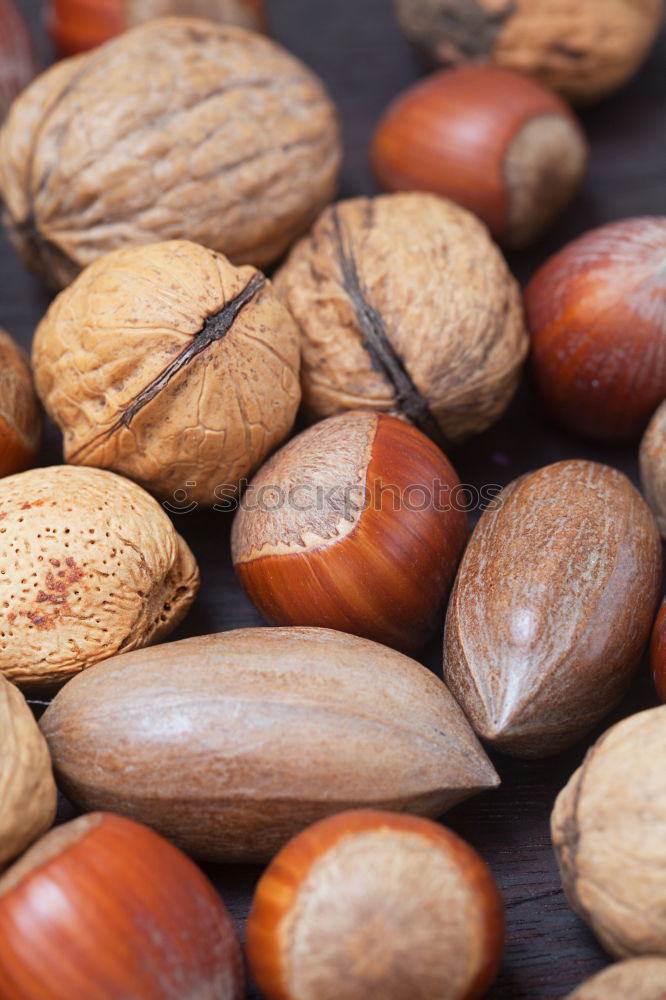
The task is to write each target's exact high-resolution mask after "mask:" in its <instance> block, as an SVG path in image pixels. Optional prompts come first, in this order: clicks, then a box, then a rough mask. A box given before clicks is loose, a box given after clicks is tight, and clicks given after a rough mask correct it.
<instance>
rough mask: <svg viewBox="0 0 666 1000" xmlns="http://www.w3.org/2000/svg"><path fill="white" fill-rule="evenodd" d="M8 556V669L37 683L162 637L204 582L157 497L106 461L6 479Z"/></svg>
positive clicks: (0, 523) (1, 603)
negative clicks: (108, 467)
mask: <svg viewBox="0 0 666 1000" xmlns="http://www.w3.org/2000/svg"><path fill="white" fill-rule="evenodd" d="M0 565H2V566H3V567H4V569H3V572H2V575H0V672H1V673H4V674H5V675H6V676H7V677H8V678H9V679H10V680H13V681H15V682H16V683H17V684H20V685H26V686H31V687H34V686H47V685H53V684H56V683H60V682H61V681H65V680H68V679H69V678H70V677H72V676H73V675H74V674H76V673H78V672H79V671H80V670H83V669H84V668H86V667H89V666H91V665H92V664H93V663H96V662H97V661H98V660H103V659H105V658H106V657H108V656H113V655H114V653H120V652H124V651H126V650H129V649H137V648H138V647H141V646H146V645H148V644H149V643H152V642H159V641H160V640H161V639H162V638H164V636H166V635H167V634H168V633H169V632H170V631H171V630H172V629H173V628H174V627H175V626H176V625H177V624H178V623H179V622H180V621H181V619H182V618H183V617H184V615H185V614H186V612H187V610H188V609H189V607H190V605H191V603H192V601H193V600H194V597H195V595H196V592H197V589H198V586H199V571H198V568H197V564H196V562H195V560H194V556H193V555H192V553H191V552H190V550H189V548H188V547H187V545H186V544H185V542H184V541H183V539H182V538H181V537H180V535H178V534H177V533H176V531H175V530H174V527H173V525H172V524H171V521H170V520H169V518H168V517H167V515H166V514H165V513H164V511H163V510H162V509H161V508H160V506H159V504H158V503H157V502H156V501H155V500H153V499H152V497H150V496H149V495H148V494H147V493H146V492H145V491H144V490H142V489H141V488H140V487H139V486H136V485H135V484H134V483H130V482H129V481H128V480H126V479H122V478H121V477H120V476H116V475H114V474H113V473H112V472H105V471H104V470H102V469H75V468H71V467H70V466H52V467H51V468H47V469H31V470H30V471H29V472H19V473H18V474H17V475H15V476H7V477H6V478H5V479H2V480H0Z"/></svg>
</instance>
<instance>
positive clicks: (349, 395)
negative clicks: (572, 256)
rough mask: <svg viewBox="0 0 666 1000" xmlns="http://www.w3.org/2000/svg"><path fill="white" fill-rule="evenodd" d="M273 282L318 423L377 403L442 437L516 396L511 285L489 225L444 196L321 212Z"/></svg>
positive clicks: (517, 303) (460, 434)
mask: <svg viewBox="0 0 666 1000" xmlns="http://www.w3.org/2000/svg"><path fill="white" fill-rule="evenodd" d="M275 286H276V289H277V291H278V294H280V295H281V296H282V298H283V299H284V301H285V302H286V304H287V306H288V308H289V309H290V311H291V313H292V314H293V315H294V316H295V318H296V320H297V322H298V324H299V325H300V328H301V333H302V352H303V360H302V363H303V373H302V387H303V401H304V406H305V410H306V413H307V415H309V416H310V417H311V418H313V419H317V418H320V417H326V416H331V415H333V414H335V413H339V412H341V411H343V410H348V409H359V408H366V409H368V408H370V409H376V410H382V411H385V412H387V413H391V414H394V415H397V416H403V417H406V418H407V419H409V420H410V421H411V422H412V423H414V424H415V425H416V426H417V427H419V429H420V430H422V431H424V432H425V433H426V434H428V435H429V436H430V437H432V438H433V440H435V441H436V442H437V443H438V444H440V445H446V443H447V440H461V439H463V438H465V437H468V436H469V435H471V434H476V433H479V432H480V431H482V430H485V428H486V427H488V426H490V424H492V423H493V422H494V421H495V420H497V419H498V417H500V416H501V414H502V413H503V412H504V410H505V409H506V407H507V405H508V403H509V401H510V400H511V397H512V396H513V393H514V391H515V389H516V386H517V383H518V378H519V375H520V369H521V365H522V363H523V360H524V358H525V354H526V352H527V334H526V332H525V327H524V323H523V315H522V305H521V299H520V293H519V290H518V286H517V284H516V282H515V281H514V279H513V278H512V276H511V274H510V273H509V270H508V268H507V266H506V264H505V262H504V259H503V258H502V256H501V254H500V252H499V250H498V249H497V248H496V247H495V245H494V244H493V243H492V242H491V240H490V238H489V236H488V232H487V230H486V228H485V226H484V225H483V224H482V223H480V222H479V221H478V219H476V218H475V217H474V216H473V215H471V214H470V213H469V212H467V211H465V210H464V209H462V208H459V207H458V206H457V205H454V204H453V203H452V202H449V201H446V200H445V199H444V198H439V197H438V196H436V195H430V194H416V193H409V194H390V195H380V196H379V197H377V198H373V199H368V198H354V199H351V200H349V201H343V202H340V203H339V204H337V205H334V206H331V207H330V208H327V209H326V210H325V211H324V212H323V214H322V215H321V217H320V218H319V219H318V221H317V223H316V224H315V226H314V228H313V230H312V232H311V233H310V235H309V236H306V237H305V238H304V239H303V240H301V241H300V242H299V243H298V244H297V246H296V247H295V248H294V249H293V250H292V252H291V254H290V256H289V258H288V259H287V262H286V264H285V265H284V266H283V267H282V269H281V270H280V271H279V272H278V273H277V275H276V277H275Z"/></svg>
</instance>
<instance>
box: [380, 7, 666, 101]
mask: <svg viewBox="0 0 666 1000" xmlns="http://www.w3.org/2000/svg"><path fill="white" fill-rule="evenodd" d="M395 5H396V11H397V14H398V19H399V21H400V24H401V25H402V28H403V30H404V32H405V34H406V35H407V36H408V38H411V39H412V40H413V41H414V42H416V43H417V44H418V45H420V46H422V47H423V48H424V49H425V50H426V51H427V52H428V53H429V55H430V56H431V57H432V58H433V59H435V60H436V62H438V63H441V64H443V65H445V66H457V65H458V64H459V63H463V62H492V63H495V64H497V65H498V66H504V67H506V68H507V69H514V70H517V71H518V72H520V73H527V74H528V75H530V76H534V77H536V79H537V80H539V81H540V82H541V83H543V84H545V85H546V86H547V87H552V88H553V90H556V91H558V92H559V93H561V94H562V95H563V96H564V97H566V98H567V99H569V100H571V101H574V102H580V103H587V102H589V101H596V100H599V99H600V98H601V97H604V96H605V95H606V94H609V93H611V91H613V90H615V89H617V87H620V86H621V85H622V84H623V83H625V82H626V81H627V80H628V79H629V78H630V77H632V76H633V75H634V73H635V72H636V71H637V70H638V68H639V67H640V65H641V63H642V62H643V60H644V58H645V56H646V55H647V53H648V50H649V48H650V46H651V45H652V43H653V41H654V39H655V38H656V36H657V33H658V31H659V26H660V24H661V16H662V4H661V0H604V2H603V3H598V2H595V0H593V2H591V3H575V2H572V0H395Z"/></svg>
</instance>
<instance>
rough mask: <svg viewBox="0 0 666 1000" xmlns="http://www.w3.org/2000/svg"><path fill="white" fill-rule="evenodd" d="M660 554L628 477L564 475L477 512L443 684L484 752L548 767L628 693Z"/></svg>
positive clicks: (605, 470) (521, 485)
mask: <svg viewBox="0 0 666 1000" xmlns="http://www.w3.org/2000/svg"><path fill="white" fill-rule="evenodd" d="M660 587H661V544H660V540H659V534H658V532H657V527H656V525H655V523H654V518H653V517H652V515H651V513H650V511H649V509H648V507H647V504H646V503H645V502H644V500H643V498H642V497H641V495H640V493H639V492H638V490H636V489H635V488H634V487H633V486H632V484H631V483H630V482H629V480H628V479H627V477H626V476H624V475H623V474H622V473H621V472H618V470H617V469H613V468H611V467H610V466H607V465H600V464H597V463H595V462H584V461H565V462H557V463H556V464H554V465H548V466H546V467H545V468H543V469H538V470H537V471H536V472H532V473H530V474H528V475H525V476H521V477H520V478H519V479H516V480H514V482H513V483H510V484H509V485H508V486H507V487H505V488H504V489H503V490H502V492H501V494H500V495H499V496H498V497H497V499H496V501H495V504H494V506H493V507H492V508H491V509H489V510H487V511H485V512H484V513H483V514H482V516H481V519H480V521H479V523H478V525H477V527H476V529H475V530H474V533H473V535H472V538H471V540H470V542H469V545H468V546H467V549H466V551H465V554H464V555H463V558H462V562H461V564H460V569H459V570H458V575H457V577H456V582H455V585H454V588H453V593H452V594H451V600H450V601H449V607H448V613H447V618H446V629H445V636H444V677H445V680H446V683H447V684H448V685H449V687H450V689H451V692H452V693H453V695H454V696H455V698H456V699H457V700H458V702H459V704H460V705H461V706H462V709H463V711H464V712H465V714H466V715H467V717H468V718H469V720H470V722H471V723H472V725H473V726H474V729H475V730H476V732H477V733H478V734H479V735H480V736H482V737H483V738H484V739H486V740H488V741H489V742H490V743H492V744H493V745H495V746H496V747H497V748H498V749H499V750H502V751H504V752H505V753H509V754H513V755H515V756H517V757H525V758H531V757H546V756H548V755H549V754H553V753H556V752H557V751H559V750H562V749H564V748H565V747H567V746H569V745H570V744H572V743H574V742H575V741H576V740H577V739H580V737H581V736H583V735H584V733H586V732H587V731H588V730H589V729H591V728H592V726H594V725H595V723H596V722H598V721H599V719H600V718H602V716H603V715H605V714H606V712H609V711H610V710H611V708H613V706H614V705H615V704H616V703H617V702H618V701H619V700H620V698H621V697H622V695H623V694H624V693H625V691H626V689H627V687H628V685H629V683H630V681H631V679H632V677H633V676H634V673H635V671H636V669H637V667H638V665H639V662H640V658H641V654H642V653H643V650H644V648H645V645H646V643H647V641H648V638H649V634H650V627H651V625H652V617H653V614H654V611H655V608H656V604H657V601H658V599H659V592H660Z"/></svg>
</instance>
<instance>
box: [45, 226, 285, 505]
mask: <svg viewBox="0 0 666 1000" xmlns="http://www.w3.org/2000/svg"><path fill="white" fill-rule="evenodd" d="M33 364H34V369H35V379H36V383H37V390H38V392H39V394H40V396H41V398H42V400H43V402H44V405H45V406H46V409H47V411H48V412H49V414H50V415H51V416H52V417H53V419H54V420H55V421H56V423H57V424H58V425H59V426H60V428H61V429H62V431H63V434H64V449H65V458H66V459H67V461H68V462H71V463H74V464H77V465H95V466H98V467H103V468H110V469H114V470H115V471H117V472H122V473H123V474H124V475H126V476H129V477H130V478H132V479H135V480H137V481H138V482H139V483H141V485H143V486H145V487H146V488H147V489H149V490H152V491H153V492H155V493H158V494H160V495H162V496H172V497H173V498H174V500H175V501H176V503H181V504H182V502H185V500H188V501H189V502H196V503H204V504H214V503H215V499H216V496H217V497H219V496H220V490H222V489H223V488H225V487H227V488H228V489H230V490H231V491H232V492H233V490H235V488H236V486H237V484H238V481H239V480H240V479H241V477H243V476H245V475H247V474H248V473H249V472H250V471H252V470H253V469H254V468H255V467H256V466H257V465H259V464H260V463H261V461H262V460H263V459H264V458H265V457H266V455H267V454H268V452H270V451H271V450H272V449H273V448H275V447H276V446H277V445H278V444H279V443H280V442H281V441H282V440H283V439H284V438H285V437H286V436H287V434H288V433H289V431H290V429H291V426H292V423H293V421H294V417H295V415H296V411H297V409H298V404H299V401H300V388H299V383H298V366H299V356H298V331H297V329H296V326H295V324H294V322H293V320H292V318H291V316H290V315H289V313H288V312H287V310H286V309H285V308H284V306H283V305H282V304H281V303H280V302H279V301H278V299H277V298H276V296H275V294H274V293H273V290H272V288H271V285H270V282H268V281H267V280H266V278H264V276H263V274H261V273H260V272H259V271H257V270H255V269H254V268H253V267H241V268H235V267H233V266H232V265H231V264H230V263H229V262H228V261H227V260H226V259H225V258H224V257H222V256H220V255H219V254H217V253H215V252H214V251H212V250H206V249H205V248H204V247H201V246H198V245H196V244H194V243H186V242H184V241H170V242H168V243H155V244H152V245H151V246H148V247H133V248H129V249H126V250H117V251H115V252H114V253H110V254H107V256H106V257H103V258H102V259H101V260H99V261H96V262H95V263H94V264H92V265H91V266H90V267H89V268H87V269H86V270H85V271H84V272H83V273H82V274H81V275H79V277H78V278H77V279H76V280H75V281H74V283H73V284H72V285H71V286H70V287H69V288H67V289H65V291H64V292H62V293H61V294H60V295H59V296H58V297H57V299H56V300H55V302H54V303H53V305H52V306H51V308H50V309H49V311H48V313H47V315H46V317H45V318H44V320H42V322H41V323H40V325H39V327H38V329H37V333H36V336H35V341H34V346H33ZM176 509H182V507H177V508H176Z"/></svg>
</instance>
